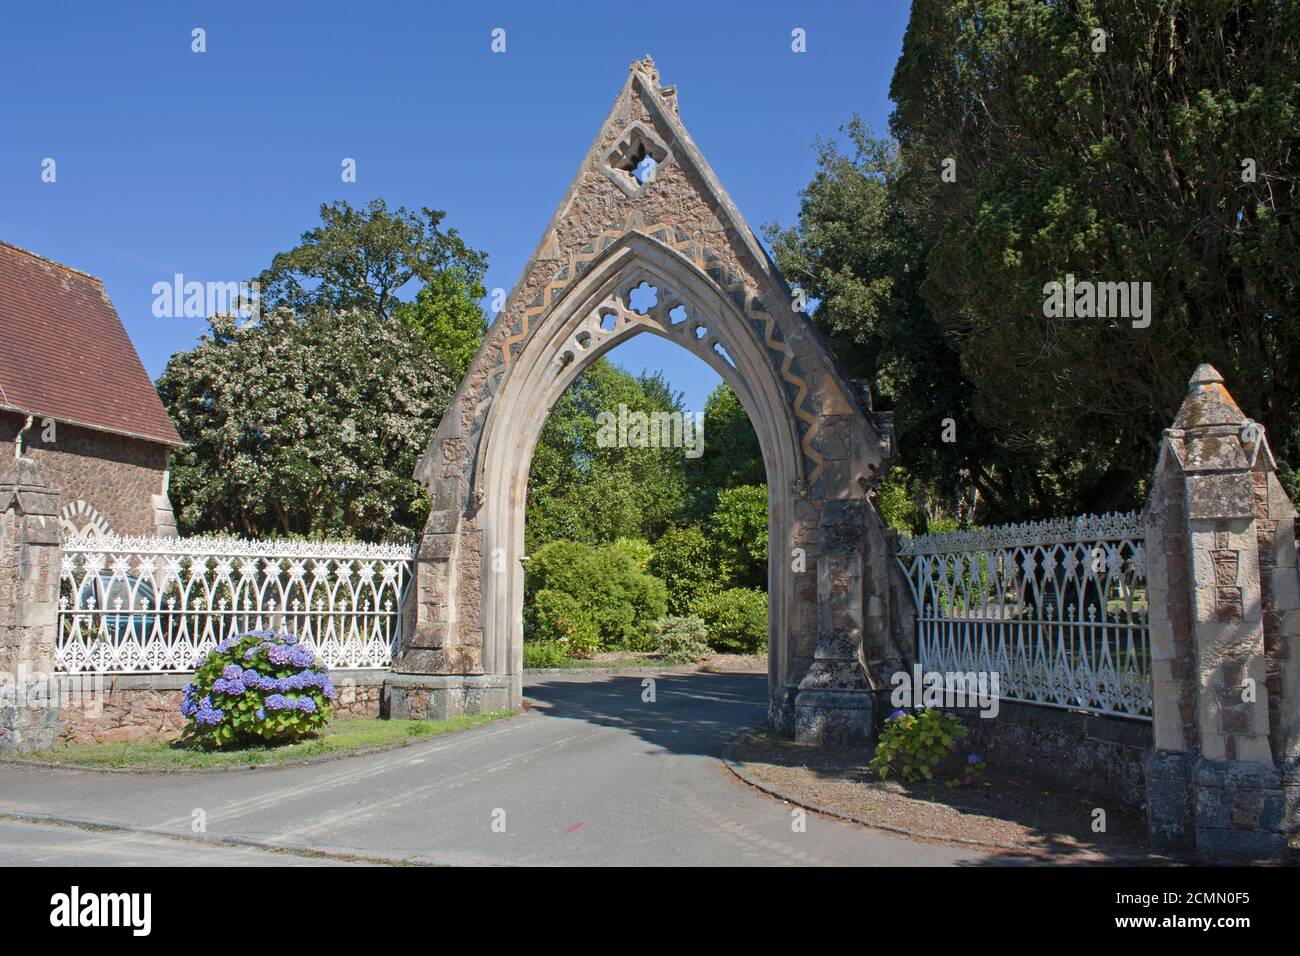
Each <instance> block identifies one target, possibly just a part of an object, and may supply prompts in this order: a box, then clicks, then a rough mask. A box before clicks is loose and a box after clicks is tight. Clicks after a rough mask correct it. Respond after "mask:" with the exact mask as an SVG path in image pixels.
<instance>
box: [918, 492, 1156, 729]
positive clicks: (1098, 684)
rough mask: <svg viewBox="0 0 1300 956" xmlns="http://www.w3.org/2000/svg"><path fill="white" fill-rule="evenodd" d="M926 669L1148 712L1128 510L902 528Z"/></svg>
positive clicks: (1135, 544)
mask: <svg viewBox="0 0 1300 956" xmlns="http://www.w3.org/2000/svg"><path fill="white" fill-rule="evenodd" d="M898 562H899V564H900V566H901V567H902V569H903V572H904V573H905V574H906V575H907V579H908V583H909V584H910V585H911V589H912V597H913V598H914V600H915V601H916V638H917V658H918V661H919V663H920V665H921V667H922V668H923V670H925V671H926V672H938V673H944V674H946V673H950V672H961V673H968V672H971V671H975V672H984V673H988V674H990V675H992V674H996V675H997V679H998V685H999V696H1000V697H1001V698H1003V699H1008V700H1018V701H1023V702H1025V703H1030V704H1043V705H1047V706H1052V707H1064V708H1069V709H1072V710H1084V711H1090V712H1092V713H1097V714H1110V715H1113V716H1119V717H1133V718H1138V719H1146V720H1150V719H1151V641H1150V633H1149V630H1148V618H1147V595H1146V554H1145V552H1144V550H1143V529H1142V522H1141V519H1140V516H1139V515H1138V514H1136V513H1135V512H1127V513H1123V514H1106V515H1087V516H1083V517H1078V518H1062V519H1056V520H1050V521H1039V522H1031V523H1026V524H1011V525H1001V526H997V527H988V528H973V529H971V530H968V531H953V532H946V533H939V534H929V535H920V536H917V537H915V538H904V539H903V541H902V545H901V547H900V548H899V552H898Z"/></svg>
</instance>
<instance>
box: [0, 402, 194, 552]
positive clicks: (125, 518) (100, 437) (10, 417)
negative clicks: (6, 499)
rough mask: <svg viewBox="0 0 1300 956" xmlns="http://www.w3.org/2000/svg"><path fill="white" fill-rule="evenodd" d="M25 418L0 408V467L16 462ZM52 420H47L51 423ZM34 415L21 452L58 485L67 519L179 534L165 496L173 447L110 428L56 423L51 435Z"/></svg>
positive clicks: (134, 531) (102, 527) (123, 530)
mask: <svg viewBox="0 0 1300 956" xmlns="http://www.w3.org/2000/svg"><path fill="white" fill-rule="evenodd" d="M24 424H25V418H24V416H22V415H19V414H18V413H16V412H7V411H0V471H3V470H4V469H6V468H8V467H9V466H10V465H11V464H13V460H14V450H15V448H16V447H17V446H16V443H15V441H14V439H15V438H16V437H17V436H18V434H19V432H20V431H21V430H22V429H23V426H24ZM47 424H48V423H47ZM46 433H47V427H46V426H45V425H42V423H41V419H35V421H34V424H33V426H32V427H31V428H28V429H27V430H26V431H25V433H24V434H23V442H22V447H23V455H24V457H26V458H29V459H31V460H32V461H33V462H35V463H36V464H37V465H38V466H39V467H40V469H41V472H42V473H43V474H44V475H45V476H46V478H47V479H48V480H49V481H50V483H51V484H52V485H54V486H55V487H56V488H57V489H58V492H57V493H58V495H59V514H60V517H61V518H62V519H63V522H64V524H65V525H69V526H71V527H73V528H76V529H77V530H84V528H85V526H87V525H95V526H97V527H95V530H96V531H99V532H104V531H113V532H116V533H117V534H126V535H154V534H160V535H175V534H176V519H175V517H174V516H173V514H172V506H171V501H170V499H169V498H168V496H167V483H168V458H169V455H170V448H169V447H168V446H167V445H164V444H160V443H158V442H153V441H147V440H145V439H141V438H132V437H130V436H128V435H117V434H114V433H112V432H106V431H99V430H96V429H91V428H82V427H78V426H76V425H70V424H66V423H64V422H57V423H54V428H53V430H52V434H53V435H54V436H55V437H54V440H53V441H46V440H45V438H44V436H45V435H46Z"/></svg>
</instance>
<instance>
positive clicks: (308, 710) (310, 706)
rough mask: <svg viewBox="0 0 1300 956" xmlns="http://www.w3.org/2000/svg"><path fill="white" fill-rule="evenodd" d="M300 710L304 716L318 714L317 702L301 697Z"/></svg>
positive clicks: (299, 700) (299, 701) (299, 699)
mask: <svg viewBox="0 0 1300 956" xmlns="http://www.w3.org/2000/svg"><path fill="white" fill-rule="evenodd" d="M298 709H299V710H300V711H302V712H303V713H304V714H314V713H316V701H314V700H312V699H311V698H310V697H299V698H298Z"/></svg>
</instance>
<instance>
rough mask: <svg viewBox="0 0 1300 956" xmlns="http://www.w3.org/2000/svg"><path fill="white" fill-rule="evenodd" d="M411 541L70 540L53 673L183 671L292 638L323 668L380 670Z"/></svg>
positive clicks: (393, 634)
mask: <svg viewBox="0 0 1300 956" xmlns="http://www.w3.org/2000/svg"><path fill="white" fill-rule="evenodd" d="M414 558H415V547H414V546H413V545H391V544H363V543H357V542H318V541H302V540H272V541H245V540H242V539H240V538H222V537H212V538H148V537H143V538H131V537H118V536H93V537H74V538H70V539H69V540H67V541H66V542H65V543H64V546H63V567H62V569H61V578H62V580H61V590H60V599H59V636H58V646H57V647H56V648H55V661H56V666H57V668H58V669H60V670H63V671H67V672H71V673H82V672H99V673H126V672H150V671H153V672H159V671H186V670H191V669H193V668H194V666H195V662H196V661H198V660H200V659H201V658H202V657H204V656H205V655H206V654H207V653H208V651H209V650H211V648H213V647H215V646H216V645H217V644H218V643H220V642H221V641H222V640H224V639H225V638H227V637H232V636H237V635H239V634H242V633H243V632H246V631H249V630H264V629H274V630H286V631H290V632H292V633H294V634H296V635H298V637H299V639H300V640H302V641H304V642H305V643H306V644H308V645H309V646H311V647H312V648H313V649H314V650H315V651H316V652H317V653H318V654H319V655H320V657H321V658H322V659H323V660H324V661H325V663H326V664H327V665H328V666H330V667H349V668H350V667H387V666H389V664H390V663H391V662H392V659H393V654H394V652H395V651H396V649H397V647H398V645H399V642H400V640H401V627H402V623H401V622H402V602H403V599H404V598H405V595H406V588H407V585H408V583H409V582H410V580H411V574H412V568H413V565H414Z"/></svg>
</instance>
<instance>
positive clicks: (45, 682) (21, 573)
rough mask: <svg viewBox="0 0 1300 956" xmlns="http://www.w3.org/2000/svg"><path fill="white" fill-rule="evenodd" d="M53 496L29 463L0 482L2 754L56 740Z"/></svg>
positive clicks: (58, 544)
mask: <svg viewBox="0 0 1300 956" xmlns="http://www.w3.org/2000/svg"><path fill="white" fill-rule="evenodd" d="M62 555H63V537H62V532H61V531H60V529H59V492H58V489H56V488H54V487H53V486H52V485H50V484H49V482H48V481H47V480H46V479H45V476H44V475H43V474H42V473H41V471H40V469H39V468H37V466H36V464H35V463H34V462H33V461H31V460H30V459H26V458H19V459H17V460H16V461H15V462H14V463H13V465H12V466H10V468H9V469H8V470H7V471H5V473H4V474H3V475H0V753H4V752H10V751H19V750H48V749H49V748H51V747H53V746H54V743H55V741H56V740H57V739H58V732H59V712H58V707H57V703H58V694H57V693H56V692H55V691H56V686H55V680H54V643H55V637H56V633H57V630H58V604H59V566H60V563H61V560H62Z"/></svg>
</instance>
